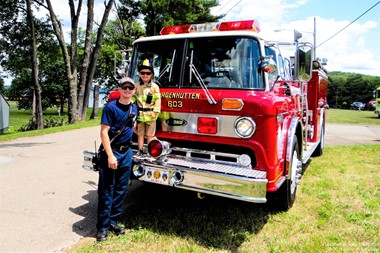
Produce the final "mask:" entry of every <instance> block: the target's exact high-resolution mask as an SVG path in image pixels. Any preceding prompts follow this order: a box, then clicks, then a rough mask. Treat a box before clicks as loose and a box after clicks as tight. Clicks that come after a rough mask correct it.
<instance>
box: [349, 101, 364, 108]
mask: <svg viewBox="0 0 380 253" xmlns="http://www.w3.org/2000/svg"><path fill="white" fill-rule="evenodd" d="M350 109H351V110H364V109H365V104H364V103H362V102H353V103H352V104H351V105H350Z"/></svg>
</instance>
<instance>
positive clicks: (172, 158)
mask: <svg viewBox="0 0 380 253" xmlns="http://www.w3.org/2000/svg"><path fill="white" fill-rule="evenodd" d="M134 160H135V165H134V167H133V173H134V175H135V176H136V178H137V179H138V180H140V181H145V182H152V180H151V176H152V175H160V172H164V173H161V174H163V176H164V177H165V179H166V178H167V179H168V180H167V181H165V182H166V183H165V184H166V185H168V186H174V187H178V188H181V189H186V190H190V191H194V192H199V193H205V194H210V195H216V196H221V197H226V198H231V199H237V200H242V201H247V202H253V203H266V201H267V200H266V185H267V182H268V180H267V179H266V172H264V171H258V170H252V169H251V168H247V167H243V166H240V165H237V164H236V163H226V162H219V161H215V160H208V159H194V158H189V157H183V156H176V155H167V156H166V157H165V159H161V160H156V159H154V158H151V157H149V156H147V157H144V158H137V157H136V156H135V157H134ZM161 181H162V180H161Z"/></svg>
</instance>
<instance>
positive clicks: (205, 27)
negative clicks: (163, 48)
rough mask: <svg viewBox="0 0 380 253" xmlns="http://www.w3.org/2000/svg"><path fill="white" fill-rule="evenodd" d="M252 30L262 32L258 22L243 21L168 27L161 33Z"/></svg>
mask: <svg viewBox="0 0 380 253" xmlns="http://www.w3.org/2000/svg"><path fill="white" fill-rule="evenodd" d="M238 30H250V31H253V32H260V30H261V29H260V25H259V22H258V21H257V20H253V19H252V20H242V21H228V22H214V23H203V24H192V25H189V24H187V25H176V26H166V27H163V28H162V29H161V31H160V34H161V35H168V34H181V33H192V32H211V31H238Z"/></svg>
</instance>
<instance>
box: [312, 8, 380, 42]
mask: <svg viewBox="0 0 380 253" xmlns="http://www.w3.org/2000/svg"><path fill="white" fill-rule="evenodd" d="M379 3H380V1H379V2H377V3H375V4H374V5H373V6H372V7H371V8H369V9H368V10H367V11H365V12H364V13H363V14H361V15H360V16H359V17H357V18H356V19H355V20H354V21H352V22H351V23H349V24H348V25H346V26H345V27H343V28H342V29H341V30H340V31H338V32H337V33H335V34H334V35H333V36H331V37H330V38H328V39H327V40H325V41H324V42H322V43H321V44H319V45H318V46H316V48H317V47H319V46H322V45H323V44H325V43H326V42H327V41H329V40H331V39H332V38H333V37H335V36H336V35H338V33H340V32H342V31H343V30H345V29H346V28H347V27H349V26H350V25H352V24H353V23H354V22H355V21H356V20H358V19H359V18H361V17H363V16H364V15H365V14H366V13H367V12H369V11H370V10H372V9H373V8H374V7H375V6H376V5H378V4H379Z"/></svg>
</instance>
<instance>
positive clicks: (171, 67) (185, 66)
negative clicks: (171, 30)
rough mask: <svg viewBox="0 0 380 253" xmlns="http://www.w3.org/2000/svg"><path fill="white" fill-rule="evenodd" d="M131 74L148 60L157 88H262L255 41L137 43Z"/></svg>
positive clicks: (199, 39) (213, 39)
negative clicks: (151, 66)
mask: <svg viewBox="0 0 380 253" xmlns="http://www.w3.org/2000/svg"><path fill="white" fill-rule="evenodd" d="M134 50H135V52H134V55H135V57H134V59H135V60H134V64H133V63H132V69H131V70H130V71H131V73H130V74H131V75H132V76H133V77H134V79H135V80H137V79H138V73H137V66H138V65H139V64H140V63H141V62H142V61H143V60H144V59H149V60H150V61H151V63H152V65H153V69H154V76H155V81H156V82H157V83H158V84H159V85H160V87H186V88H203V89H206V90H207V89H215V88H219V89H264V88H265V87H264V82H263V77H262V74H261V72H260V71H259V69H260V66H259V62H260V50H259V43H258V41H257V40H256V39H254V38H243V37H232V36H231V37H219V36H217V37H207V38H206V37H196V38H186V39H167V37H165V39H163V40H151V41H146V40H145V41H142V42H137V43H135V45H134Z"/></svg>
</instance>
